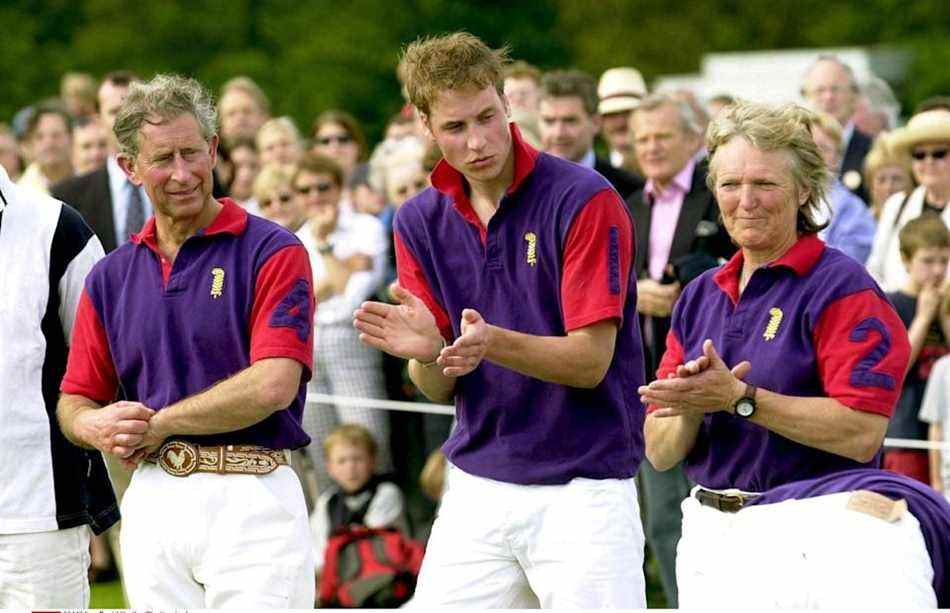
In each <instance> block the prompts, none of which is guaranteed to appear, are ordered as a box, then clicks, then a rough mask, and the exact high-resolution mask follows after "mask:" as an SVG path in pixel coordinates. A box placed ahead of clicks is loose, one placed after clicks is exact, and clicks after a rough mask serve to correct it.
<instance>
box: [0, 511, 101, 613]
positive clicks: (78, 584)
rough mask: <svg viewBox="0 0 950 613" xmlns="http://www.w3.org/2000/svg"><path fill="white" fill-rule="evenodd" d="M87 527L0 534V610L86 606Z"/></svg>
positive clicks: (88, 532) (76, 607) (87, 581)
mask: <svg viewBox="0 0 950 613" xmlns="http://www.w3.org/2000/svg"><path fill="white" fill-rule="evenodd" d="M90 537H91V532H90V531H89V528H88V527H87V526H77V527H75V528H67V529H65V530H53V531H50V532H32V533H28V534H0V609H60V608H62V609H84V608H86V607H88V606H89V579H88V575H87V572H88V570H89V539H90Z"/></svg>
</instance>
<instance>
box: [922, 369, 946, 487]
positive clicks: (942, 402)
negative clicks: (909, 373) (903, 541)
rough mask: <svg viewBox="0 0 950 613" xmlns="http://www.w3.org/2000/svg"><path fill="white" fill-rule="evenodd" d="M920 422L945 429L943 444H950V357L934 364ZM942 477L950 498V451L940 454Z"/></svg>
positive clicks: (925, 393) (943, 451)
mask: <svg viewBox="0 0 950 613" xmlns="http://www.w3.org/2000/svg"><path fill="white" fill-rule="evenodd" d="M920 421H925V422H927V423H928V424H938V425H940V426H941V427H942V428H943V441H941V442H943V443H944V444H950V355H946V356H944V357H942V358H940V359H939V360H937V362H936V363H935V364H934V366H933V369H932V370H931V371H930V377H929V378H928V379H927V390H926V391H925V392H924V400H923V402H921V403H920ZM940 476H941V478H942V480H943V493H944V495H945V496H948V497H950V451H948V450H946V449H944V450H942V451H941V452H940Z"/></svg>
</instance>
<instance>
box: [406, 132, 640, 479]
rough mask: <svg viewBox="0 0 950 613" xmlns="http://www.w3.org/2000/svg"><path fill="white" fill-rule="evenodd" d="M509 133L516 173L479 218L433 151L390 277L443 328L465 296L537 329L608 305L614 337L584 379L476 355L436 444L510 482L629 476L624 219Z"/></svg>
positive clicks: (596, 317) (605, 311)
mask: <svg viewBox="0 0 950 613" xmlns="http://www.w3.org/2000/svg"><path fill="white" fill-rule="evenodd" d="M512 136H513V147H514V156H515V180H514V183H513V184H512V186H511V187H510V188H509V190H508V192H507V193H506V195H505V196H504V197H503V198H502V200H501V203H500V206H499V208H498V210H497V212H496V213H495V214H494V216H493V217H492V219H491V220H490V222H489V223H488V226H487V227H485V226H483V225H482V224H481V222H480V221H479V220H478V218H477V216H476V215H475V214H474V211H473V209H472V208H471V204H470V203H469V201H468V196H467V185H466V184H465V182H464V179H463V177H462V175H461V174H460V173H458V172H457V171H456V170H455V169H453V168H451V167H449V166H448V165H447V164H445V163H444V162H443V163H441V164H440V166H439V167H437V168H436V170H435V171H434V172H433V177H432V181H433V185H434V186H436V187H434V188H429V189H427V190H425V191H424V192H422V193H421V194H420V195H418V196H416V197H415V198H413V199H411V200H410V201H408V202H407V203H406V204H405V205H403V206H402V207H400V209H399V210H398V212H397V213H396V219H395V224H394V232H395V244H396V253H397V265H398V268H399V279H400V283H401V284H402V285H403V286H404V287H406V288H407V289H409V291H411V292H413V293H414V294H416V295H417V296H419V297H420V298H421V299H422V300H424V301H425V302H426V304H427V305H428V306H429V308H430V310H432V311H433V313H434V314H435V316H436V320H437V323H438V324H439V327H440V329H441V330H442V333H443V335H444V336H445V337H446V338H448V339H452V338H454V337H457V336H458V335H459V334H460V329H459V322H460V318H461V313H462V309H465V308H473V309H476V310H478V311H479V312H480V313H481V314H482V316H483V317H484V318H485V320H486V321H487V322H489V323H491V324H494V325H497V326H500V327H503V328H507V329H510V330H516V331H519V332H524V333H527V334H532V335H539V336H565V335H566V333H567V332H568V331H570V330H574V329H578V328H581V327H584V326H588V325H591V324H594V323H596V322H598V321H603V320H605V319H615V320H617V321H618V326H619V328H618V331H617V340H616V348H615V351H614V356H613V360H612V362H611V364H610V368H609V370H608V372H607V375H606V376H605V378H604V380H603V381H602V382H601V383H600V384H599V385H598V386H597V387H596V388H594V389H589V390H588V389H577V388H571V387H567V386H564V385H557V384H554V383H547V382H544V381H541V380H539V379H535V378H532V377H528V376H525V375H522V374H520V373H517V372H515V371H513V370H509V369H507V368H504V367H502V366H499V365H498V364H495V363H492V362H489V361H487V360H483V361H482V362H481V364H480V365H479V366H478V368H477V369H476V370H475V371H473V372H472V373H470V374H468V375H466V376H464V377H461V378H459V380H458V382H457V384H456V387H455V403H456V415H457V417H458V425H457V427H456V428H455V431H454V432H453V434H452V436H451V438H450V439H449V440H448V441H447V442H446V444H445V447H444V450H445V452H446V455H447V456H448V458H449V460H450V461H451V462H452V463H454V464H455V465H457V466H458V467H459V468H461V469H462V470H464V471H466V472H468V473H470V474H474V475H478V476H481V477H486V478H490V479H495V480H499V481H506V482H510V483H518V484H563V483H567V482H568V481H570V480H571V479H573V478H575V477H588V478H594V479H607V478H628V477H632V476H633V475H634V474H635V473H636V471H637V468H638V466H639V464H640V461H641V459H642V457H643V417H644V414H643V407H642V405H641V404H640V402H639V398H638V397H637V394H636V393H635V390H636V388H637V386H638V385H640V382H642V381H643V380H644V371H643V354H642V346H641V340H640V331H639V327H638V320H637V316H636V278H635V276H634V272H633V266H632V265H631V258H632V256H633V250H634V246H633V233H632V221H631V220H630V217H629V213H627V210H626V207H625V206H624V205H623V202H622V200H621V199H620V197H619V196H618V195H617V194H616V192H615V191H614V190H613V189H612V188H611V187H610V185H609V184H608V183H607V181H606V180H605V179H604V178H603V177H601V176H600V175H599V174H597V173H596V172H593V171H592V170H590V169H587V168H584V167H582V166H579V165H577V164H574V163H571V162H567V161H564V160H561V159H560V158H557V157H554V156H551V155H547V154H544V153H540V154H539V153H538V152H537V151H535V150H534V149H532V148H531V147H530V146H529V145H527V144H525V143H524V142H523V141H522V140H521V137H520V134H519V133H518V131H517V128H514V127H513V128H512ZM440 190H441V191H440ZM575 226H576V227H575ZM578 258H581V259H582V260H583V261H582V264H583V266H578V265H577V264H578V262H577V261H576V260H577V259H578ZM631 390H633V391H631Z"/></svg>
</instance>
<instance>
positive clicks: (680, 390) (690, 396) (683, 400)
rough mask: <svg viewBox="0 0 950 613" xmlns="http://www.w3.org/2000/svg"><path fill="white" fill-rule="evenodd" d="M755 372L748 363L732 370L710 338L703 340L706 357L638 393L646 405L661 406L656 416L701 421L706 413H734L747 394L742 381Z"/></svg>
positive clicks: (641, 387)
mask: <svg viewBox="0 0 950 613" xmlns="http://www.w3.org/2000/svg"><path fill="white" fill-rule="evenodd" d="M750 370H752V365H751V364H750V363H749V362H748V361H742V362H739V363H738V364H736V365H735V366H733V367H732V368H729V367H728V366H726V363H725V362H723V360H722V358H721V357H719V353H718V352H717V351H716V348H715V347H714V346H713V342H712V341H711V340H709V339H706V340H705V341H703V355H701V356H699V357H698V358H696V359H694V360H689V361H688V362H686V363H685V364H680V365H678V366H677V367H676V370H675V371H674V372H671V373H669V374H668V375H667V377H666V378H665V379H657V380H656V381H653V382H651V383H650V384H649V385H643V386H640V388H639V389H638V390H637V393H638V394H640V400H641V401H642V402H643V404H644V405H647V404H654V405H656V406H658V407H660V408H659V409H658V410H656V411H654V412H653V413H651V415H652V416H654V417H659V418H664V417H679V416H684V417H691V418H694V419H702V417H703V415H705V414H706V413H714V412H716V411H728V412H730V413H731V412H733V410H734V409H733V405H734V404H735V402H736V401H737V400H738V399H739V398H741V397H742V395H743V394H744V393H745V383H743V381H742V379H743V378H744V377H745V376H746V375H748V374H749V371H750Z"/></svg>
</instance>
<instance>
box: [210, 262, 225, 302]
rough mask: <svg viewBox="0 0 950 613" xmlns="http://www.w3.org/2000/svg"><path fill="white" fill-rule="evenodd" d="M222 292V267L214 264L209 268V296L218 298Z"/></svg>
mask: <svg viewBox="0 0 950 613" xmlns="http://www.w3.org/2000/svg"><path fill="white" fill-rule="evenodd" d="M223 292H224V269H223V268H221V267H219V266H215V267H214V268H212V269H211V297H212V298H214V299H218V298H220V297H221V294H222V293H223Z"/></svg>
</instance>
